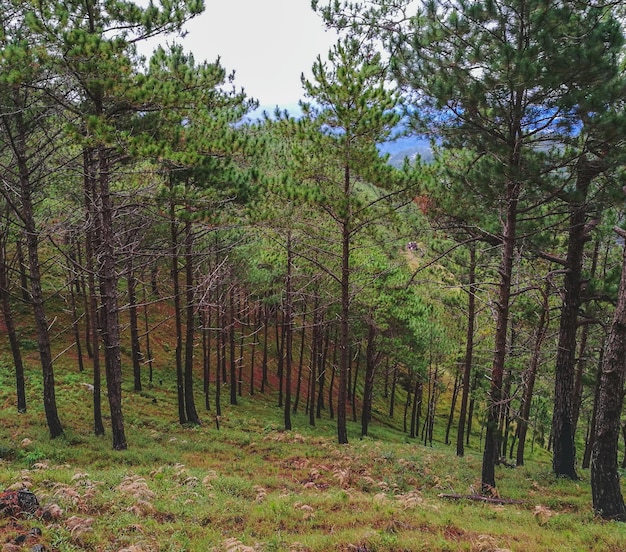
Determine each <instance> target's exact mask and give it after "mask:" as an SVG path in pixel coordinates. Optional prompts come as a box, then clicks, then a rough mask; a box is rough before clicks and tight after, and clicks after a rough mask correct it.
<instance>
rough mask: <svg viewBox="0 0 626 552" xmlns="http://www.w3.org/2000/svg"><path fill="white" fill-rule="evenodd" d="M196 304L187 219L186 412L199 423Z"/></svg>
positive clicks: (192, 422) (189, 421)
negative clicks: (195, 392)
mask: <svg viewBox="0 0 626 552" xmlns="http://www.w3.org/2000/svg"><path fill="white" fill-rule="evenodd" d="M195 318H196V317H195V304H194V279H193V233H192V230H191V221H190V220H186V221H185V325H186V328H185V374H184V383H185V414H186V416H187V422H188V423H190V424H195V425H199V424H200V418H199V417H198V411H197V410H196V402H195V399H194V397H193V350H194V339H195V329H196V321H195Z"/></svg>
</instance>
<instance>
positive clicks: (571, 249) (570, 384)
mask: <svg viewBox="0 0 626 552" xmlns="http://www.w3.org/2000/svg"><path fill="white" fill-rule="evenodd" d="M597 174H599V170H597V169H595V168H592V167H590V165H589V163H588V162H587V161H586V159H585V157H581V159H580V161H579V166H578V169H577V178H576V190H575V192H574V197H573V198H572V201H571V203H570V220H569V229H568V241H567V258H566V272H565V279H564V282H563V283H564V297H563V305H562V307H561V319H560V325H559V341H558V348H557V356H556V368H555V379H554V411H553V416H552V435H553V457H552V469H553V471H554V473H555V474H556V475H558V476H562V477H567V478H569V479H577V478H578V475H577V474H576V467H575V464H576V449H575V447H574V420H573V415H574V391H575V390H574V368H575V362H576V332H577V330H578V312H579V310H580V300H581V299H580V294H581V290H580V283H581V276H582V268H583V251H584V245H585V242H586V241H587V238H588V236H587V232H586V230H585V220H586V218H587V209H586V202H587V192H588V190H589V185H590V183H591V180H592V179H593V178H595V176H597Z"/></svg>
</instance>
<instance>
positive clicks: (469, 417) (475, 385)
mask: <svg viewBox="0 0 626 552" xmlns="http://www.w3.org/2000/svg"><path fill="white" fill-rule="evenodd" d="M479 377H480V374H479V371H478V370H475V371H474V379H473V381H472V389H471V392H470V401H469V407H468V409H467V430H466V431H465V445H466V446H469V443H470V437H471V435H472V422H473V421H474V406H475V405H476V397H475V396H474V392H475V391H476V390H477V389H478V379H479Z"/></svg>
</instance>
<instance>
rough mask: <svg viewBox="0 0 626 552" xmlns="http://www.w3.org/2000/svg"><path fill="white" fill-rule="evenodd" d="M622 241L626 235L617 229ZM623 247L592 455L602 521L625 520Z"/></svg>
mask: <svg viewBox="0 0 626 552" xmlns="http://www.w3.org/2000/svg"><path fill="white" fill-rule="evenodd" d="M618 233H619V234H620V236H621V237H622V238H626V232H624V231H623V230H621V229H620V230H619V232H618ZM625 356H626V247H625V248H624V255H623V260H622V276H621V280H620V286H619V291H618V295H617V306H616V308H615V315H614V318H613V323H612V324H611V330H610V332H609V336H608V339H607V344H606V351H605V353H604V360H603V362H602V373H601V375H600V393H599V397H598V399H599V400H598V412H597V416H596V425H595V430H594V434H595V442H594V445H593V451H592V453H591V496H592V499H593V509H594V511H595V512H596V513H597V514H598V515H599V516H601V517H602V518H604V519H610V520H615V521H626V506H625V505H624V498H623V496H622V492H621V488H620V478H619V471H618V466H617V448H618V443H619V436H620V415H621V412H622V402H623V398H624V381H625V379H626V364H625V363H624V357H625Z"/></svg>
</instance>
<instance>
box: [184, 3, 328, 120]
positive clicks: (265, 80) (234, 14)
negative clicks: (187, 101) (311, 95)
mask: <svg viewBox="0 0 626 552" xmlns="http://www.w3.org/2000/svg"><path fill="white" fill-rule="evenodd" d="M205 5H206V9H205V11H204V13H202V14H201V15H200V16H197V17H195V18H194V19H192V20H191V21H189V22H188V23H187V25H186V27H185V28H186V30H187V36H186V37H185V38H184V39H182V40H181V39H178V38H177V39H176V41H177V42H180V43H182V44H183V46H184V47H185V49H186V50H189V51H191V52H192V53H193V55H194V58H195V60H196V62H197V63H200V62H202V61H205V60H207V61H215V59H216V58H217V56H220V60H221V64H222V66H223V67H224V68H225V69H226V70H227V71H228V72H231V71H232V70H235V85H236V87H237V88H238V89H239V88H241V87H243V88H244V89H245V91H246V94H247V96H248V97H250V98H255V99H257V100H258V101H259V103H260V105H261V106H262V107H264V108H267V109H268V110H271V109H273V107H275V106H276V105H278V106H280V107H285V108H287V107H290V106H294V105H296V104H297V102H298V100H299V99H302V98H303V91H302V86H301V82H300V75H301V74H302V73H305V75H306V76H307V77H310V75H311V66H312V65H313V63H314V61H315V59H316V58H317V56H318V55H321V56H322V59H323V60H325V59H326V55H327V53H328V50H329V48H330V47H331V46H332V45H333V44H334V43H335V42H336V40H337V35H336V33H335V32H334V31H330V30H326V29H325V27H324V23H323V21H322V19H321V17H320V16H319V15H318V14H316V13H315V12H313V10H312V9H311V1H310V0H205Z"/></svg>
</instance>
